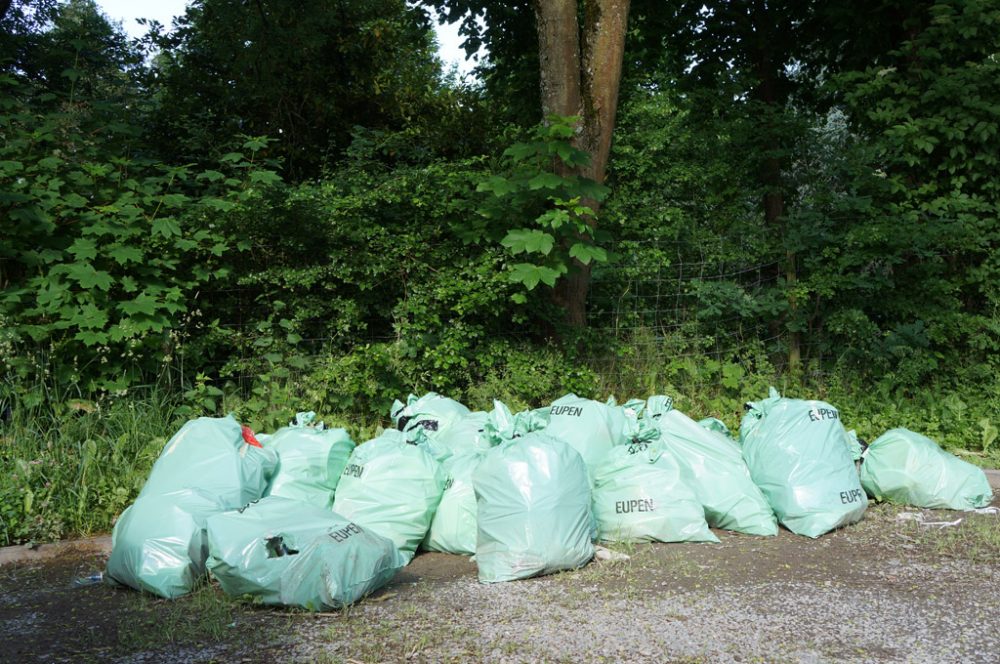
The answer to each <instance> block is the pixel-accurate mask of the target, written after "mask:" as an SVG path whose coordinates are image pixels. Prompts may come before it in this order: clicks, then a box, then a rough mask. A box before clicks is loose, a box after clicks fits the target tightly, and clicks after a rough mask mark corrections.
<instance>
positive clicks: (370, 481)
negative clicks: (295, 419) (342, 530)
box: [333, 429, 445, 562]
mask: <svg viewBox="0 0 1000 664" xmlns="http://www.w3.org/2000/svg"><path fill="white" fill-rule="evenodd" d="M444 483H445V474H444V470H443V469H442V468H441V464H440V463H439V462H438V461H437V460H436V459H435V458H434V456H433V455H432V454H431V453H430V452H429V451H428V450H427V449H426V448H425V447H424V446H423V445H418V444H416V443H413V442H408V441H407V440H406V436H405V435H404V434H403V432H401V431H396V430H393V429H389V430H386V431H385V432H383V433H382V435H381V436H379V437H378V438H376V439H374V440H370V441H368V442H367V443H364V444H362V445H358V447H357V448H355V450H354V452H353V453H351V457H350V459H348V461H347V466H346V467H345V468H344V472H343V473H342V474H341V476H340V484H339V485H338V486H337V493H336V495H335V496H334V499H333V511H334V512H336V513H338V514H340V515H342V516H344V517H346V518H348V519H350V520H351V521H354V522H355V523H357V524H358V525H360V526H362V527H363V528H368V529H370V530H372V531H374V532H376V533H378V534H379V535H382V536H383V537H388V538H389V539H390V540H392V541H393V543H394V544H395V545H396V547H397V548H399V550H400V552H401V553H402V554H403V557H404V559H405V560H406V562H409V561H410V560H411V559H412V558H413V554H414V552H415V551H416V550H417V547H418V546H419V545H420V542H421V541H423V539H424V537H425V536H426V535H427V531H428V530H429V529H430V527H431V521H432V520H433V519H434V512H435V510H436V509H437V506H438V503H439V502H441V495H442V493H443V492H444Z"/></svg>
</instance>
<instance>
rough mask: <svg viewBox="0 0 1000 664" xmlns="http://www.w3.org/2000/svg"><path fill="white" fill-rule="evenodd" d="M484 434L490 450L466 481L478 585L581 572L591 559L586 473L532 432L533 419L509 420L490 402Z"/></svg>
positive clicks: (575, 459)
mask: <svg viewBox="0 0 1000 664" xmlns="http://www.w3.org/2000/svg"><path fill="white" fill-rule="evenodd" d="M494 405H495V409H494V411H493V412H492V413H491V414H490V420H489V422H488V423H487V432H488V434H489V435H490V436H491V438H492V440H494V441H495V442H497V443H498V444H497V445H496V447H493V448H492V449H490V450H489V451H488V452H486V455H485V457H484V458H483V461H482V462H481V463H480V464H479V466H478V467H477V468H476V470H475V472H474V473H473V478H472V483H473V487H474V488H475V492H476V501H477V508H478V511H477V521H478V523H477V526H478V537H477V542H476V564H477V565H478V567H479V580H480V581H481V582H484V583H492V582H497V581H511V580H514V579H524V578H528V577H531V576H537V575H539V574H549V573H552V572H557V571H559V570H565V569H576V568H577V567H581V566H583V565H585V564H587V562H588V561H589V560H590V559H591V558H592V557H593V556H594V546H593V544H592V543H591V538H590V534H591V520H592V517H591V513H590V484H589V481H588V478H587V470H586V466H585V465H584V463H583V459H582V458H581V457H580V455H579V453H577V451H576V450H574V449H573V448H572V447H570V446H569V444H567V443H565V442H563V441H562V440H559V439H558V438H554V437H552V436H550V435H548V434H546V433H542V432H541V431H539V429H540V428H541V427H542V426H544V421H542V420H541V418H538V417H537V416H535V415H534V414H533V413H519V414H518V416H517V417H516V418H514V417H513V416H512V415H511V413H510V410H509V409H508V408H507V407H506V406H505V405H503V404H502V403H500V402H494Z"/></svg>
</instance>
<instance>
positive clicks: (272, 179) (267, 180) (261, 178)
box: [250, 171, 281, 184]
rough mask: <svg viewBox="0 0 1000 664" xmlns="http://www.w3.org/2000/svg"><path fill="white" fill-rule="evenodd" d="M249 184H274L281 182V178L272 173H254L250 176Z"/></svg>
mask: <svg viewBox="0 0 1000 664" xmlns="http://www.w3.org/2000/svg"><path fill="white" fill-rule="evenodd" d="M250 182H253V183H254V184H275V183H277V182H281V176H280V175H278V174H277V173H275V172H274V171H254V172H253V173H251V174H250Z"/></svg>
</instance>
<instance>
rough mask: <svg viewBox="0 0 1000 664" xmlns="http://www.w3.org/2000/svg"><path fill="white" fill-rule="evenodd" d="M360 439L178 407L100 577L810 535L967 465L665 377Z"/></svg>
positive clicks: (336, 583) (814, 411)
mask: <svg viewBox="0 0 1000 664" xmlns="http://www.w3.org/2000/svg"><path fill="white" fill-rule="evenodd" d="M389 415H390V418H391V420H392V422H393V423H394V425H395V426H394V428H391V429H386V430H384V431H382V432H381V433H380V434H379V435H378V436H376V437H375V438H373V439H372V440H369V441H367V442H365V443H363V444H361V445H355V444H354V441H353V440H352V439H351V437H350V435H349V434H348V433H347V431H345V430H344V429H337V428H327V427H325V426H324V425H323V424H322V423H321V422H319V423H317V422H316V421H315V414H314V413H311V412H307V413H299V414H298V415H297V416H296V418H295V421H294V422H292V423H290V424H289V425H288V426H287V427H284V428H281V429H279V430H278V431H276V432H274V433H273V434H271V435H267V434H261V435H259V436H255V435H254V434H253V433H252V432H250V431H249V430H248V429H247V428H246V427H242V426H241V425H240V423H239V422H237V421H236V419H235V418H233V417H232V416H228V417H223V418H207V417H203V418H198V419H196V420H192V421H190V422H188V423H186V424H185V425H184V426H183V427H182V428H181V429H180V431H178V432H177V433H176V434H175V435H174V436H173V437H172V438H171V439H170V440H169V441H168V442H167V444H166V445H165V446H164V448H163V451H162V453H161V454H160V456H159V458H158V459H157V461H156V463H155V464H154V466H153V469H152V471H151V473H150V475H149V478H148V479H147V481H146V484H145V485H144V486H143V488H142V490H141V492H140V493H139V496H138V497H137V499H136V500H135V502H134V503H133V504H132V505H131V506H130V507H129V508H128V509H126V510H125V511H124V512H123V513H122V515H121V517H120V518H119V519H118V521H117V523H116V524H115V528H114V532H113V534H112V553H111V557H110V558H109V560H108V567H107V573H106V575H105V578H107V579H109V580H110V581H111V582H113V583H119V584H123V585H127V586H130V587H132V588H136V589H139V590H143V591H147V592H150V593H153V594H156V595H159V596H161V597H167V598H174V597H179V596H181V595H183V594H185V593H188V592H190V591H191V590H192V589H193V588H194V587H195V586H196V585H197V584H198V583H201V582H203V581H204V580H205V579H206V578H209V577H211V578H214V579H215V580H217V581H218V583H219V585H220V586H221V587H222V589H223V590H224V591H226V592H227V593H229V594H232V595H235V596H244V595H249V596H252V597H254V598H256V600H257V601H259V602H261V603H264V604H278V605H287V606H297V607H302V608H304V609H307V610H313V611H323V610H330V609H336V608H340V607H344V606H348V605H350V604H352V603H354V602H356V601H358V600H359V599H361V598H362V597H364V596H365V595H367V594H369V593H371V592H374V591H376V590H378V589H379V588H381V587H383V586H384V585H386V584H387V583H389V582H390V581H391V580H392V579H393V577H394V576H395V574H396V572H398V571H399V570H400V569H401V568H403V567H405V566H406V565H407V564H409V562H410V561H411V560H412V558H413V557H414V555H416V553H417V551H418V550H419V549H423V550H426V551H439V552H444V553H452V554H460V555H469V556H474V560H475V562H476V565H477V568H478V573H479V580H480V581H481V582H484V583H493V582H501V581H511V580H514V579H523V578H527V577H531V576H536V575H540V574H548V573H552V572H556V571H560V570H571V569H576V568H579V567H581V566H583V565H586V564H587V563H588V562H589V561H590V560H591V559H592V558H593V557H594V552H595V542H597V541H605V542H707V543H711V542H718V541H719V539H718V536H717V534H716V533H715V532H713V529H716V530H725V531H732V532H738V533H745V534H747V535H755V536H773V535H776V534H777V533H778V525H779V523H780V524H781V525H782V526H784V527H785V528H787V529H788V530H790V531H791V532H793V533H796V534H799V535H804V536H807V537H813V538H815V537H819V536H821V535H823V534H824V533H827V532H830V531H831V530H834V529H836V528H839V527H842V526H845V525H848V524H851V523H855V522H857V521H859V520H860V519H862V518H863V516H864V513H865V510H866V508H867V506H868V500H869V498H873V499H876V500H888V501H892V502H897V503H904V504H908V505H913V506H916V507H921V508H931V509H935V508H940V509H958V510H971V509H976V508H980V507H984V506H986V505H988V504H989V503H990V502H991V501H992V499H993V494H992V491H991V489H990V486H989V483H988V482H987V481H986V476H985V474H984V473H983V471H982V470H981V469H979V468H977V467H975V466H973V465H971V464H968V463H966V462H964V461H962V460H960V459H958V458H957V457H955V456H954V455H951V454H949V453H947V452H945V451H944V450H942V449H941V448H940V447H939V446H938V445H937V444H936V443H935V442H934V441H932V440H930V439H929V438H926V437H924V436H922V435H920V434H917V433H914V432H912V431H908V430H906V429H899V428H897V429H892V430H890V431H888V432H886V433H885V434H883V435H882V436H881V437H879V438H878V439H876V440H875V441H874V442H873V443H871V445H867V444H865V443H864V441H861V440H859V439H858V438H857V436H856V435H855V433H854V432H853V431H848V430H846V429H845V427H844V425H843V423H842V421H841V417H840V412H839V411H838V410H837V408H835V407H834V406H832V405H831V404H828V403H825V402H822V401H809V400H800V399H791V398H786V397H782V396H781V395H780V394H778V392H777V391H776V390H774V389H773V388H772V390H771V393H770V395H769V396H768V397H767V398H766V399H763V400H761V401H756V402H750V403H748V404H747V405H746V412H745V413H744V415H743V419H742V422H741V425H740V429H739V436H738V438H734V437H733V436H732V435H731V434H730V432H729V429H728V428H727V427H726V425H725V424H724V423H723V422H721V421H720V420H718V419H715V418H705V419H702V420H698V421H696V420H694V419H692V418H691V417H689V416H688V415H686V414H684V413H682V412H680V411H678V410H676V409H675V408H674V407H673V401H672V400H671V398H670V397H668V396H664V395H654V396H651V397H649V398H648V399H646V400H632V401H628V402H626V403H625V404H623V405H618V404H617V403H616V402H615V401H614V400H613V399H609V400H608V401H607V402H599V401H593V400H590V399H585V398H582V397H579V396H577V395H575V394H568V395H566V396H564V397H562V398H560V399H558V400H556V401H554V402H553V403H552V404H551V405H550V406H549V407H546V408H539V409H536V410H528V411H524V412H519V413H512V412H511V411H510V409H508V408H507V406H506V405H504V404H503V403H500V402H499V401H496V402H494V404H493V410H492V411H491V412H489V413H487V412H482V411H478V412H474V411H471V410H469V409H468V408H467V407H465V406H464V405H462V404H461V403H459V402H457V401H454V400H452V399H449V398H447V397H443V396H441V395H439V394H436V393H433V392H431V393H428V394H425V395H424V396H421V397H416V396H415V395H410V397H409V398H408V399H407V401H406V403H403V402H402V401H396V402H395V403H394V404H393V406H392V409H391V411H390V413H389Z"/></svg>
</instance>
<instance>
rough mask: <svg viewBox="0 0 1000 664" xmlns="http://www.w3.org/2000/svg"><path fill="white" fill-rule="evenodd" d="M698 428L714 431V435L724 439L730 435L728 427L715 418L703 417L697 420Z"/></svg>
mask: <svg viewBox="0 0 1000 664" xmlns="http://www.w3.org/2000/svg"><path fill="white" fill-rule="evenodd" d="M698 426H701V427H704V428H706V429H708V430H709V431H714V432H715V433H719V434H722V435H723V436H725V437H726V438H731V437H732V435H733V434H732V433H731V432H730V431H729V427H727V426H726V423H725V422H723V421H722V420H720V419H719V418H717V417H705V418H702V419H700V420H698Z"/></svg>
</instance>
